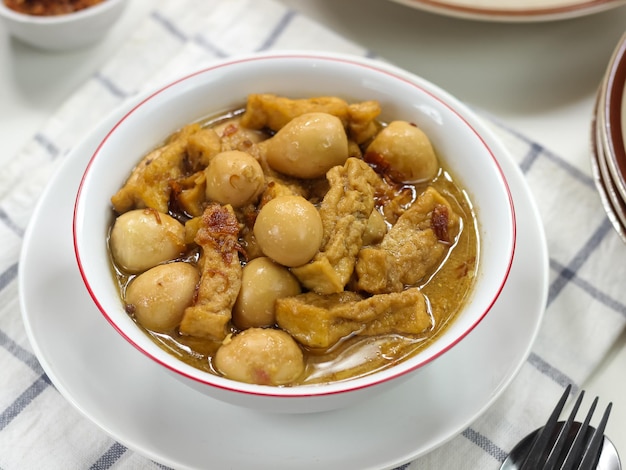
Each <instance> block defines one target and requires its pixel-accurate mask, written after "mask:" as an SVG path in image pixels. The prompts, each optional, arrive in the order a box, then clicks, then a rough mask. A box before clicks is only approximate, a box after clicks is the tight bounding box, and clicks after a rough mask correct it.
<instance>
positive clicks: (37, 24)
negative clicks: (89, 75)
mask: <svg viewBox="0 0 626 470" xmlns="http://www.w3.org/2000/svg"><path fill="white" fill-rule="evenodd" d="M126 4H127V0H104V1H103V2H102V3H98V4H97V5H94V6H91V7H89V8H85V9H83V10H79V11H76V12H74V13H67V14H64V15H54V16H35V15H27V14H24V13H19V12H16V11H14V10H12V9H10V8H9V7H7V6H6V5H5V3H4V0H0V20H2V22H3V23H4V25H5V26H6V28H7V30H8V31H9V33H11V34H12V35H13V36H15V37H16V38H18V39H20V40H22V41H24V42H25V43H27V44H30V45H31V46H35V47H38V48H40V49H45V50H50V51H63V50H70V49H77V48H80V47H85V46H88V45H91V44H94V43H95V42H97V41H99V40H100V39H102V38H103V37H104V35H105V34H106V33H107V32H108V31H109V29H110V28H111V27H112V26H113V24H114V23H115V22H116V21H117V19H118V18H119V17H120V15H121V14H122V12H123V11H124V8H125V7H126Z"/></svg>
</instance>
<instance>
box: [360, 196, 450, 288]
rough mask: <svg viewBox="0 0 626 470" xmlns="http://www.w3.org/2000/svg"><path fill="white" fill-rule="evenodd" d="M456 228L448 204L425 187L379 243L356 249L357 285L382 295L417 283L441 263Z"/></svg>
mask: <svg viewBox="0 0 626 470" xmlns="http://www.w3.org/2000/svg"><path fill="white" fill-rule="evenodd" d="M460 227H461V223H460V218H459V216H458V215H457V214H456V212H455V211H454V210H453V209H452V207H451V205H450V203H449V202H448V201H447V200H446V199H445V198H444V197H443V196H442V195H441V194H439V192H437V190H435V189H434V188H432V187H428V188H427V189H426V190H425V191H424V192H423V193H422V194H420V195H419V196H418V198H417V200H416V201H415V202H414V203H413V205H412V206H411V207H410V208H409V209H407V211H406V212H404V214H402V215H401V216H400V218H399V219H398V221H397V222H396V224H395V225H394V226H393V227H392V228H391V230H390V231H389V232H388V233H387V234H386V235H385V237H384V238H383V241H382V242H381V243H380V245H379V246H374V247H367V248H363V249H362V250H361V251H360V252H359V256H358V261H357V263H356V272H357V276H358V281H357V288H358V289H360V290H363V291H365V292H369V293H371V294H382V293H388V292H400V291H402V290H403V289H404V287H405V286H407V285H416V284H418V283H419V282H420V280H422V278H424V276H426V275H427V274H429V273H431V272H432V271H433V269H434V268H435V267H436V266H438V265H439V264H440V263H441V262H442V260H443V259H444V257H445V255H446V253H447V251H448V249H449V247H450V246H451V245H452V243H453V242H454V240H455V239H456V237H457V236H458V234H459V231H460Z"/></svg>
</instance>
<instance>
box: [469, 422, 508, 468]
mask: <svg viewBox="0 0 626 470" xmlns="http://www.w3.org/2000/svg"><path fill="white" fill-rule="evenodd" d="M461 435H462V436H463V437H465V438H466V439H467V440H469V441H470V442H472V443H474V444H476V445H477V446H478V447H480V448H481V449H482V450H484V451H485V452H487V453H488V454H489V455H491V456H492V457H493V458H494V459H496V460H497V461H498V462H504V459H506V456H507V453H506V452H505V451H503V450H502V449H501V448H500V447H498V446H497V445H495V444H494V443H493V442H492V441H491V440H489V438H487V437H486V436H484V435H482V434H481V433H479V432H477V431H474V430H473V429H472V428H467V429H466V430H465V431H463V432H462V433H461Z"/></svg>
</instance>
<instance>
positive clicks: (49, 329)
mask: <svg viewBox="0 0 626 470" xmlns="http://www.w3.org/2000/svg"><path fill="white" fill-rule="evenodd" d="M115 118H116V116H112V117H111V118H109V119H107V120H106V121H105V122H104V123H103V124H102V125H101V126H99V128H98V129H97V131H96V132H95V133H94V134H93V135H91V137H89V138H88V139H87V140H86V141H84V142H83V143H82V144H81V145H79V146H78V147H77V148H76V149H75V150H74V151H73V152H72V153H71V155H68V157H67V160H66V161H65V162H64V164H63V166H62V167H61V168H60V169H59V171H58V173H57V174H56V176H55V178H54V179H53V181H52V182H51V184H50V185H49V186H48V188H47V189H46V191H45V193H44V195H43V196H42V198H41V201H40V203H39V205H38V208H37V209H36V211H35V213H34V215H33V219H32V222H31V224H30V226H29V228H28V230H27V233H26V236H25V239H24V248H23V252H22V257H21V260H20V277H19V285H20V301H21V305H22V312H23V319H24V323H25V326H26V330H27V332H28V335H29V338H30V341H31V344H32V346H33V349H34V351H35V353H36V354H37V357H38V358H39V360H40V362H41V365H42V367H43V368H44V370H45V371H46V373H47V374H48V376H49V378H50V379H51V381H52V383H53V384H54V385H55V386H56V387H57V389H58V390H59V391H60V392H61V393H62V394H63V396H64V397H65V398H66V399H67V400H68V401H69V402H70V403H72V404H73V405H74V406H75V407H76V408H77V409H78V410H79V411H80V412H82V413H83V414H84V415H85V416H86V417H87V418H89V419H90V420H91V421H93V422H94V423H96V424H97V425H98V426H100V427H101V428H102V429H103V430H104V431H106V432H107V433H108V434H110V435H111V436H112V437H113V438H114V439H116V440H117V441H119V442H120V443H122V444H124V445H125V446H127V447H129V448H130V449H132V450H134V451H136V452H138V453H140V454H143V455H145V456H147V457H149V458H151V459H153V460H155V461H157V462H160V463H162V464H165V465H169V466H172V467H175V468H231V469H238V468H241V469H249V468H255V469H265V468H267V469H273V470H280V469H290V470H291V469H294V468H298V469H300V470H306V469H313V468H342V469H345V470H349V469H358V470H363V469H367V468H376V469H380V468H393V467H395V466H398V465H401V464H402V463H405V462H407V461H410V460H412V459H414V458H416V457H418V456H420V455H423V454H425V453H427V452H429V451H431V450H432V449H434V448H435V447H437V446H439V445H441V444H442V443H444V442H446V441H447V440H449V439H451V438H452V437H454V436H456V435H457V434H459V433H460V432H462V431H463V430H464V429H465V428H466V427H467V426H468V425H469V424H470V423H471V422H472V421H473V420H474V419H476V418H477V417H478V416H479V415H481V414H482V413H483V412H484V411H485V410H486V409H487V408H488V407H489V406H490V405H491V404H492V403H493V401H494V400H495V399H496V398H497V397H498V396H499V395H500V394H501V393H502V392H503V391H504V389H505V388H506V386H507V385H508V384H509V383H510V382H511V380H512V379H513V377H514V376H515V375H516V374H517V372H518V370H519V369H520V367H521V366H522V364H523V363H524V361H525V359H526V358H527V356H528V354H529V352H530V347H531V344H532V342H533V340H534V338H535V336H536V334H537V331H538V328H539V325H540V322H541V318H542V315H543V311H544V306H545V302H546V295H547V273H548V264H547V259H548V257H547V249H546V242H545V238H544V234H543V230H542V227H541V223H540V220H539V217H538V215H537V211H536V208H535V205H534V202H533V201H532V198H531V196H530V193H529V191H528V189H527V187H526V185H525V181H524V180H523V177H522V175H521V173H520V172H519V170H518V168H517V166H516V165H515V164H514V163H513V162H512V160H511V159H510V157H509V156H508V153H507V152H506V150H505V149H503V147H502V144H500V143H499V142H498V141H494V142H487V143H488V144H489V145H490V146H491V147H492V148H493V149H494V150H495V152H496V156H497V157H498V159H499V161H500V164H501V166H502V168H503V170H504V171H505V173H506V176H507V178H508V180H509V183H510V186H511V191H512V194H513V198H514V203H515V210H516V214H517V217H518V222H519V223H518V227H519V232H520V233H519V234H518V245H517V249H516V253H515V259H514V263H513V269H512V271H511V275H510V277H509V281H508V283H507V284H506V286H505V288H504V291H503V294H502V295H501V296H500V299H499V300H498V302H497V303H496V305H495V307H494V308H493V310H492V312H491V313H490V314H489V315H487V317H486V318H485V319H484V320H483V322H482V323H481V324H480V325H478V327H477V328H476V329H475V330H474V331H473V332H472V333H471V334H470V335H469V336H468V337H467V338H465V339H464V340H463V341H462V342H461V343H460V344H459V345H457V346H456V347H455V348H453V349H452V350H451V351H450V352H448V353H446V354H445V355H444V356H442V357H441V358H440V359H438V360H437V361H435V362H434V363H433V364H432V365H429V366H428V367H426V368H424V369H423V370H422V371H420V372H419V373H417V374H416V375H415V377H414V378H412V379H410V380H408V381H407V382H405V383H403V384H402V385H400V386H398V387H397V388H395V389H393V390H391V391H390V392H388V393H385V394H382V395H380V396H378V397H376V398H374V399H372V400H370V401H367V402H364V403H360V404H358V405H356V406H353V407H351V408H347V409H343V410H339V411H333V412H327V413H318V414H308V415H284V414H279V415H275V414H262V413H257V412H253V411H250V410H248V409H244V408H238V407H235V406H231V405H228V404H224V403H222V402H219V401H215V400H213V399H211V398H209V397H206V396H205V395H202V394H200V393H199V392H196V391H194V390H192V389H191V388H189V387H187V386H185V385H184V384H182V383H180V382H179V381H178V380H176V379H175V378H173V377H171V376H170V375H168V374H167V373H166V372H164V371H163V370H162V369H159V366H158V365H157V364H156V363H154V362H153V361H151V360H150V359H148V358H147V357H145V356H144V355H143V354H140V353H138V352H137V351H135V350H134V349H133V347H132V346H130V345H129V344H128V343H127V342H126V341H124V339H123V338H122V337H121V336H120V335H119V334H117V333H116V332H115V331H114V330H113V328H111V326H110V325H109V324H108V323H107V321H106V320H105V319H104V317H103V316H102V315H101V314H100V313H99V311H98V309H97V308H96V307H95V306H94V305H93V304H92V301H91V299H90V298H89V295H88V294H87V292H86V290H85V288H84V285H83V283H82V281H81V279H80V276H79V273H78V269H77V267H76V263H75V258H74V254H73V249H72V234H71V226H72V210H73V203H74V197H75V191H76V189H77V188H78V183H79V180H80V177H81V174H82V172H83V170H84V168H85V166H86V164H87V161H88V158H89V156H90V155H91V154H92V152H93V150H94V149H95V147H96V146H97V143H98V142H99V140H100V138H101V137H103V135H104V133H105V132H106V130H107V129H108V128H109V126H110V125H111V124H112V123H113V122H115Z"/></svg>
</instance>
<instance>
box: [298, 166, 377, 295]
mask: <svg viewBox="0 0 626 470" xmlns="http://www.w3.org/2000/svg"><path fill="white" fill-rule="evenodd" d="M327 178H328V181H329V184H330V189H329V190H328V192H327V193H326V195H325V196H324V199H323V200H322V204H321V207H320V210H319V213H320V216H321V218H322V226H323V228H324V233H323V237H322V244H321V248H320V251H319V252H318V253H317V254H316V255H315V257H314V258H313V260H311V262H309V263H307V264H305V265H303V266H298V267H296V268H292V270H291V271H292V273H293V274H294V275H295V276H296V277H297V278H298V280H299V281H300V283H302V285H304V286H305V287H306V288H307V289H310V290H312V291H313V292H316V293H318V294H332V293H337V292H342V291H343V290H344V287H345V286H346V284H347V283H348V281H349V280H350V277H351V276H352V273H353V272H354V265H355V262H356V256H357V254H358V252H359V250H360V249H361V247H362V246H363V234H364V232H365V229H366V227H367V223H368V220H369V217H370V215H371V213H372V210H373V209H374V203H375V201H374V193H375V191H376V187H377V186H378V185H379V184H380V181H381V180H380V178H379V176H378V175H377V174H376V173H375V172H374V170H372V169H371V168H370V167H369V166H368V165H367V164H366V163H365V162H363V161H362V160H358V159H356V158H348V160H347V161H346V163H345V165H343V166H336V167H333V168H332V169H331V170H330V171H329V172H328V174H327Z"/></svg>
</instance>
